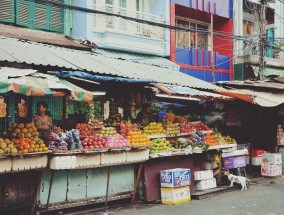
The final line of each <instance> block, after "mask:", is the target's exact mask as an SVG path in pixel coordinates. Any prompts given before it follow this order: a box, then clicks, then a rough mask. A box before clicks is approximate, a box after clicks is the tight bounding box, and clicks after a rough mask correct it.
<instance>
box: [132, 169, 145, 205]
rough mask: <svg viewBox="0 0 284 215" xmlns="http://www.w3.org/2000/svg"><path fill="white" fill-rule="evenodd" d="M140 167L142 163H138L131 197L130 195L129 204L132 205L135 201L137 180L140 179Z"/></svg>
mask: <svg viewBox="0 0 284 215" xmlns="http://www.w3.org/2000/svg"><path fill="white" fill-rule="evenodd" d="M142 167H143V163H140V165H139V169H138V173H137V177H136V179H135V184H134V191H133V195H132V199H131V204H133V202H134V201H135V197H136V192H137V187H138V182H139V179H140V176H141V171H142Z"/></svg>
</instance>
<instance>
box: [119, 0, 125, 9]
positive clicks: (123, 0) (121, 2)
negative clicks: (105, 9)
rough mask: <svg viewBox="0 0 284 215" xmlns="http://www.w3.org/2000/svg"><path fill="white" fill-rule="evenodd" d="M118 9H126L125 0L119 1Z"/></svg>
mask: <svg viewBox="0 0 284 215" xmlns="http://www.w3.org/2000/svg"><path fill="white" fill-rule="evenodd" d="M119 7H122V8H126V0H119Z"/></svg>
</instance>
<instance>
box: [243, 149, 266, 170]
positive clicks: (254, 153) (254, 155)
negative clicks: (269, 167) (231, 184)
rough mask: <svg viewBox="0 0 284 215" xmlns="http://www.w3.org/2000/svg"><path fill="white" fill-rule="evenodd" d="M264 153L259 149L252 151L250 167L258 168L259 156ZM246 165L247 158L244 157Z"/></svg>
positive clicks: (247, 162)
mask: <svg viewBox="0 0 284 215" xmlns="http://www.w3.org/2000/svg"><path fill="white" fill-rule="evenodd" d="M264 153H265V151H264V150H260V149H253V150H252V161H251V163H252V165H253V166H260V165H261V155H263V154H264ZM245 159H246V164H249V156H245Z"/></svg>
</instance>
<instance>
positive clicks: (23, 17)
mask: <svg viewBox="0 0 284 215" xmlns="http://www.w3.org/2000/svg"><path fill="white" fill-rule="evenodd" d="M32 3H33V2H28V1H25V0H16V24H18V25H22V26H26V27H30V28H31V27H32V17H31V4H32Z"/></svg>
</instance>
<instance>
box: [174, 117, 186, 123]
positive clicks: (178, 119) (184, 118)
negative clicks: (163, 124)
mask: <svg viewBox="0 0 284 215" xmlns="http://www.w3.org/2000/svg"><path fill="white" fill-rule="evenodd" d="M187 121H188V119H187V118H186V117H183V116H176V117H175V122H177V123H186V122H187Z"/></svg>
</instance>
